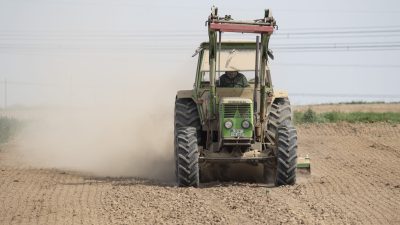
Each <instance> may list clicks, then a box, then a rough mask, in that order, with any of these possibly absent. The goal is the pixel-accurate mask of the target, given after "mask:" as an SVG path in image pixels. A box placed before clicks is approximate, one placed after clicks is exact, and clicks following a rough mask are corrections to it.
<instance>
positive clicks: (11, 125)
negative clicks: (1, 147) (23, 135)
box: [0, 117, 20, 144]
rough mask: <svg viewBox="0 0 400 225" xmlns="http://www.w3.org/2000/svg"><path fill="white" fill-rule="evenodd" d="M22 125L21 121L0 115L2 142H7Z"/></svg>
mask: <svg viewBox="0 0 400 225" xmlns="http://www.w3.org/2000/svg"><path fill="white" fill-rule="evenodd" d="M19 127H20V121H18V120H17V119H13V118H8V117H0V144H2V143H5V142H7V141H8V140H9V139H10V138H11V137H12V136H13V135H14V134H15V133H16V132H17V130H18V128H19Z"/></svg>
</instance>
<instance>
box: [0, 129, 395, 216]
mask: <svg viewBox="0 0 400 225" xmlns="http://www.w3.org/2000/svg"><path fill="white" fill-rule="evenodd" d="M298 135H299V153H300V155H304V154H309V156H310V157H311V159H312V175H311V176H309V177H300V178H299V179H298V182H297V184H296V185H294V186H287V187H279V188H271V187H267V186H265V185H263V184H248V183H222V184H221V183H210V184H204V185H202V187H201V188H198V189H194V188H177V187H175V186H174V184H173V183H163V182H157V181H152V180H146V179H138V178H96V177H90V176H85V175H83V174H79V173H75V172H68V171H61V170H56V169H40V168H29V167H26V166H24V165H18V164H15V163H14V160H15V158H14V157H15V156H14V155H13V154H12V146H2V147H1V150H0V178H1V179H0V224H400V204H399V202H400V125H397V126H396V125H390V124H383V123H382V124H381V123H379V124H358V125H357V124H347V123H343V124H325V125H302V126H300V127H298Z"/></svg>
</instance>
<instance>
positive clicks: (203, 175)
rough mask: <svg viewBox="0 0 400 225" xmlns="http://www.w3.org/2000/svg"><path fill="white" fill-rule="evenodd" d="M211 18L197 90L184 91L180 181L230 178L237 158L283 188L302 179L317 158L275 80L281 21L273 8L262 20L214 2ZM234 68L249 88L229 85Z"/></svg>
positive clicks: (178, 119) (179, 99) (179, 112)
mask: <svg viewBox="0 0 400 225" xmlns="http://www.w3.org/2000/svg"><path fill="white" fill-rule="evenodd" d="M206 24H207V26H208V36H209V40H208V42H203V43H201V44H200V47H199V48H198V49H197V50H196V54H195V55H198V65H197V71H196V78H195V83H194V88H193V89H192V90H181V91H178V93H177V95H176V101H175V120H174V121H175V122H174V125H175V132H174V135H175V137H174V141H175V165H176V168H175V169H176V170H175V172H176V178H177V182H178V185H179V186H194V187H197V186H199V183H200V182H201V181H206V180H207V179H209V178H210V176H209V175H210V174H214V175H215V174H218V175H220V177H219V178H218V179H222V180H223V178H224V173H225V172H226V171H227V170H228V168H229V167H231V166H233V165H235V164H246V165H250V166H258V167H259V166H261V167H262V173H263V176H262V177H263V180H264V181H267V180H271V179H269V178H268V177H271V176H272V181H273V183H274V184H275V185H277V186H279V185H291V184H294V183H295V182H296V171H297V170H298V169H301V170H304V171H309V169H310V162H309V159H308V157H307V158H298V156H297V132H296V128H295V127H294V125H293V122H292V112H291V106H290V102H289V97H288V94H287V92H285V91H279V90H275V89H274V88H273V86H272V80H271V73H270V70H269V67H268V58H272V59H273V54H272V51H271V50H270V49H269V48H268V43H269V39H270V36H271V35H272V34H273V32H274V29H275V28H276V21H275V19H274V18H273V17H272V15H271V11H270V10H265V14H264V18H262V19H257V20H253V21H241V20H240V21H239V20H233V19H232V18H231V16H229V15H227V16H225V17H219V16H218V9H217V8H216V7H213V8H212V12H211V15H210V16H209V17H208V20H207V23H206ZM225 32H233V33H252V34H255V36H256V38H255V39H256V40H255V41H254V40H253V41H225V40H224V41H223V40H222V34H223V33H225ZM260 37H261V38H260ZM221 73H225V74H224V75H222V76H221ZM227 74H228V75H229V74H233V75H232V76H231V77H230V78H232V77H233V78H232V82H234V81H235V79H236V78H235V77H237V76H239V75H238V74H240V76H241V82H242V83H241V86H240V85H238V86H236V85H231V86H226V85H225V83H224V80H223V77H224V76H225V77H226V76H227ZM228 77H229V76H228ZM228 80H229V79H228ZM244 80H245V81H244ZM298 162H299V163H298ZM221 176H222V177H221ZM211 177H212V175H211Z"/></svg>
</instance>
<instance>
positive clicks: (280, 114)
mask: <svg viewBox="0 0 400 225" xmlns="http://www.w3.org/2000/svg"><path fill="white" fill-rule="evenodd" d="M284 126H292V111H291V108H290V102H289V99H287V98H280V99H276V100H275V101H274V103H272V105H271V109H270V112H269V116H268V124H267V135H268V136H269V139H270V140H272V142H273V143H272V144H276V143H277V138H276V134H277V132H278V127H284Z"/></svg>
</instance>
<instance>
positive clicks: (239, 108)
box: [223, 104, 251, 118]
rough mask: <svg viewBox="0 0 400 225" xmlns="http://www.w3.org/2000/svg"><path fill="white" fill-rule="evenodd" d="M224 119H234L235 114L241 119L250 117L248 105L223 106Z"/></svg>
mask: <svg viewBox="0 0 400 225" xmlns="http://www.w3.org/2000/svg"><path fill="white" fill-rule="evenodd" d="M223 107H224V118H234V117H235V115H236V114H237V115H238V116H239V117H241V118H250V117H251V106H250V104H224V106H223Z"/></svg>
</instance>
